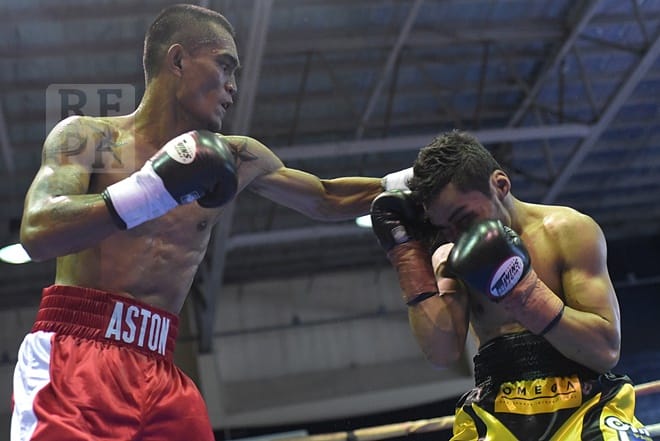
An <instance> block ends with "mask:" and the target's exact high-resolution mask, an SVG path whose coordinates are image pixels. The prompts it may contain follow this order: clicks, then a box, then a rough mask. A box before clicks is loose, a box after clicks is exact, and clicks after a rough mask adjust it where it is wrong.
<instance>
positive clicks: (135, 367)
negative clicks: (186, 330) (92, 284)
mask: <svg viewBox="0 0 660 441" xmlns="http://www.w3.org/2000/svg"><path fill="white" fill-rule="evenodd" d="M177 325H178V318H177V316H176V315H174V314H171V313H169V312H166V311H163V310H160V309H158V308H154V307H152V306H149V305H147V304H145V303H142V302H139V301H136V300H134V299H131V298H127V297H123V296H119V295H114V294H109V293H106V292H103V291H98V290H94V289H89V288H80V287H71V286H61V285H55V286H50V287H48V288H45V289H44V291H43V295H42V298H41V304H40V306H39V311H38V313H37V319H36V321H35V323H34V325H33V327H32V331H31V333H30V334H28V335H27V336H26V337H25V339H24V340H23V343H22V344H21V347H20V349H19V353H18V362H17V365H16V369H15V371H14V385H13V388H14V390H13V398H14V408H13V414H12V421H11V441H27V440H33V441H51V440H58V441H61V440H67V441H83V440H84V441H92V440H94V441H105V440H108V441H110V440H112V441H118V440H141V441H157V440H158V441H161V440H165V439H166V440H171V441H184V440H185V441H190V440H195V441H197V440H201V441H213V440H214V436H213V431H212V428H211V424H210V421H209V418H208V413H207V409H206V405H205V403H204V401H203V399H202V396H201V394H200V393H199V390H198V389H197V387H196V386H195V384H194V383H193V382H192V380H191V379H190V378H188V377H187V376H186V375H185V374H184V373H183V372H182V371H181V370H179V369H178V368H177V367H176V366H175V365H174V363H173V351H174V343H175V340H176V334H177Z"/></svg>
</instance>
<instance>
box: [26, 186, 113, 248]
mask: <svg viewBox="0 0 660 441" xmlns="http://www.w3.org/2000/svg"><path fill="white" fill-rule="evenodd" d="M116 231H117V227H116V226H115V224H114V223H113V221H112V218H111V216H110V213H109V212H108V209H107V207H106V204H105V202H104V201H103V198H102V197H101V195H100V194H91V195H75V196H57V197H52V198H48V199H47V200H44V201H43V202H42V203H39V204H34V205H32V206H30V207H29V208H28V209H26V211H25V214H24V216H23V220H22V222H21V243H22V244H23V246H24V247H25V249H26V250H27V252H28V254H29V255H30V257H31V258H32V259H33V260H35V261H42V260H48V259H52V258H54V257H58V256H63V255H66V254H71V253H73V252H76V251H80V250H82V249H85V248H89V247H90V246H92V245H94V244H96V243H98V242H99V241H101V240H103V239H105V238H106V237H108V236H110V235H111V234H113V233H114V232H116Z"/></svg>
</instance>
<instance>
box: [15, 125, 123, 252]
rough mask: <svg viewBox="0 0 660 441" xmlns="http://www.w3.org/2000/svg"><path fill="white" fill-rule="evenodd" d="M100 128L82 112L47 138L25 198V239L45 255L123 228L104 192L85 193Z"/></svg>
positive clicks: (72, 248)
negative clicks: (116, 221) (88, 123)
mask: <svg viewBox="0 0 660 441" xmlns="http://www.w3.org/2000/svg"><path fill="white" fill-rule="evenodd" d="M97 140H98V133H95V132H94V131H93V130H91V129H90V128H89V127H87V126H86V124H85V123H84V121H83V120H82V119H81V118H78V117H73V118H69V119H67V120H64V121H63V122H62V123H60V124H59V125H58V126H56V127H55V128H54V129H53V131H52V132H51V133H50V134H49V136H48V137H47V138H46V141H45V143H44V147H43V153H42V164H41V168H40V169H39V171H38V172H37V175H36V177H35V179H34V180H33V182H32V185H31V186H30V188H29V190H28V193H27V196H26V198H25V207H24V211H23V219H22V222H21V243H22V244H23V246H24V247H25V249H26V250H27V252H28V254H29V255H30V257H31V258H32V259H33V260H36V261H41V260H46V259H51V258H54V257H58V256H63V255H66V254H70V253H72V252H75V251H79V250H81V249H84V248H87V247H89V246H91V245H92V244H94V243H96V242H98V241H100V240H101V239H103V238H105V237H107V236H109V235H110V234H112V233H113V232H115V231H116V230H117V229H116V227H115V226H114V224H113V222H112V219H111V217H110V215H109V212H108V210H107V208H106V206H105V203H104V202H103V199H102V197H101V195H99V194H85V193H86V192H87V190H88V187H89V180H90V170H91V164H92V163H93V157H94V151H95V143H96V141H97Z"/></svg>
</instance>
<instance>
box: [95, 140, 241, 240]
mask: <svg viewBox="0 0 660 441" xmlns="http://www.w3.org/2000/svg"><path fill="white" fill-rule="evenodd" d="M237 186H238V181H237V176H236V164H235V162H234V158H233V156H232V154H231V150H230V149H229V147H228V146H227V145H226V144H225V141H224V140H223V138H222V137H221V136H220V135H218V134H215V133H212V132H209V131H206V130H193V131H191V132H187V133H184V134H182V135H179V136H177V137H176V138H173V139H172V140H170V141H169V142H168V143H167V144H165V145H164V146H163V147H162V148H161V149H160V150H159V151H158V152H157V153H156V154H155V155H154V156H152V157H151V158H150V159H149V160H148V161H147V162H146V163H145V164H144V166H143V167H142V168H141V169H140V170H138V171H136V172H135V173H133V174H132V175H131V176H129V177H127V178H126V179H123V180H121V181H119V182H116V183H115V184H112V185H110V186H108V187H107V188H106V189H105V190H104V191H103V193H102V196H103V199H104V201H105V203H106V205H107V207H108V210H109V211H110V213H111V215H112V217H113V219H114V220H115V223H116V224H117V225H118V226H119V227H120V228H121V229H127V228H133V227H135V226H137V225H140V224H142V223H144V222H146V221H148V220H151V219H155V218H157V217H160V216H162V215H164V214H165V213H167V212H168V211H170V210H172V209H173V208H174V207H176V206H178V205H182V204H188V203H191V202H193V201H197V203H198V204H199V205H200V206H202V207H206V208H213V207H219V206H221V205H223V204H224V203H226V202H228V201H229V200H231V199H232V198H233V197H234V196H235V195H236V189H237Z"/></svg>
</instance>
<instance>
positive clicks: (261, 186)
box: [227, 136, 383, 221]
mask: <svg viewBox="0 0 660 441" xmlns="http://www.w3.org/2000/svg"><path fill="white" fill-rule="evenodd" d="M227 139H229V140H230V142H231V143H232V145H234V146H235V147H236V148H237V155H238V162H239V169H246V170H247V169H249V170H252V175H253V176H252V177H251V179H252V181H251V183H250V184H249V187H248V188H249V189H250V190H252V191H254V192H255V193H257V194H259V195H261V196H264V197H266V198H268V199H270V200H272V201H273V202H276V203H278V204H280V205H284V206H285V207H289V208H291V209H294V210H296V211H298V212H300V213H302V214H304V215H306V216H308V217H310V218H312V219H317V220H324V221H334V220H344V219H351V218H354V217H356V216H359V215H363V214H366V213H368V212H369V206H370V204H371V201H372V200H373V199H374V198H375V197H376V196H377V195H378V194H380V193H381V192H382V191H383V188H382V186H381V179H380V178H367V177H342V178H336V179H320V178H318V177H317V176H315V175H313V174H310V173H307V172H304V171H301V170H295V169H291V168H287V167H285V166H284V164H283V163H282V161H280V159H279V158H277V156H275V154H274V153H273V152H272V151H270V150H269V149H268V148H267V147H266V146H264V145H263V144H261V143H260V142H258V141H256V140H254V139H252V138H247V137H239V136H228V137H227Z"/></svg>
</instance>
